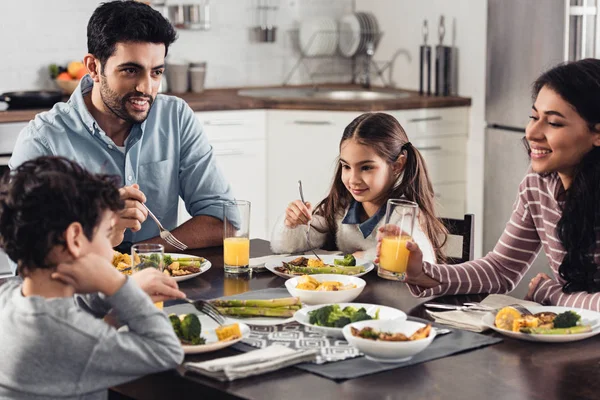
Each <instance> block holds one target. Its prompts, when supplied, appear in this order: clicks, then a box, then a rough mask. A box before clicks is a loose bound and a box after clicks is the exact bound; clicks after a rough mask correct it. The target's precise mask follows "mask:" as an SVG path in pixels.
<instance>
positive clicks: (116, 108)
mask: <svg viewBox="0 0 600 400" xmlns="http://www.w3.org/2000/svg"><path fill="white" fill-rule="evenodd" d="M132 97H140V98H142V97H143V98H146V99H148V111H146V113H145V114H142V115H139V114H137V115H136V114H134V115H132V114H130V113H129V112H128V111H127V102H128V101H129V99H130V98H132ZM100 98H101V99H102V102H103V103H104V105H105V106H106V108H108V109H109V110H110V111H111V112H112V113H113V114H114V115H116V116H117V117H118V118H121V119H122V120H124V121H127V122H129V123H132V124H141V123H142V122H144V121H145V120H146V118H148V114H149V113H150V109H151V108H152V104H153V103H154V99H153V98H152V96H149V95H146V94H144V93H142V92H131V93H127V94H126V95H125V96H123V97H119V95H118V94H117V92H115V91H113V90H112V89H111V88H110V87H109V86H108V83H107V82H106V79H100Z"/></svg>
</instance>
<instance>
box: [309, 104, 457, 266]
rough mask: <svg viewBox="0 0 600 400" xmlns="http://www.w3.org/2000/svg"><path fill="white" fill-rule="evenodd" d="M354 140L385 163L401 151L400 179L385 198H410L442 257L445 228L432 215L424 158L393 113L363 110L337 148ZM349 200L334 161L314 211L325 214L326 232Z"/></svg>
mask: <svg viewBox="0 0 600 400" xmlns="http://www.w3.org/2000/svg"><path fill="white" fill-rule="evenodd" d="M349 139H352V140H356V141H357V142H358V143H359V144H362V145H365V146H369V147H371V148H373V149H374V150H375V152H377V154H378V155H379V156H380V157H381V158H382V159H384V160H385V161H387V162H388V163H389V164H392V163H395V162H396V161H397V160H398V157H400V155H401V154H405V155H406V164H405V165H404V170H403V171H402V180H401V182H400V183H399V184H398V185H393V186H392V187H391V188H390V191H389V192H388V193H387V194H386V196H385V198H386V199H399V198H401V197H405V198H406V199H407V200H410V201H414V202H415V203H417V204H418V205H419V208H420V209H421V215H423V216H424V217H425V218H424V223H423V224H422V226H423V228H424V231H425V234H426V235H427V237H428V238H429V240H430V241H431V244H432V245H433V249H434V250H435V255H436V258H437V260H438V261H439V262H442V261H444V260H445V256H444V253H443V251H442V247H443V246H444V244H445V243H446V240H447V234H448V231H447V230H446V228H445V227H444V225H443V224H442V222H441V221H440V220H439V219H438V218H437V217H436V215H435V201H434V193H433V186H432V185H431V180H430V179H429V175H428V174H427V168H426V166H425V161H424V160H423V156H421V153H420V152H419V150H417V149H416V148H415V147H413V146H412V145H411V144H410V143H409V142H408V137H407V136H406V132H404V129H403V128H402V126H401V125H400V123H399V122H398V121H397V120H396V118H394V117H393V116H391V115H389V114H385V113H366V114H362V115H360V116H358V117H357V118H355V119H354V121H352V122H351V123H350V125H348V126H347V127H346V129H344V133H343V135H342V140H341V141H340V148H341V146H342V144H343V143H344V142H345V141H346V140H349ZM351 202H352V195H351V194H350V192H348V189H346V187H345V186H344V183H343V182H342V166H341V164H339V163H338V166H337V168H336V171H335V175H334V179H333V184H332V186H331V189H330V191H329V194H328V195H327V197H326V198H325V199H323V201H321V202H320V203H319V204H318V205H317V207H316V208H315V213H316V214H318V215H322V216H323V217H325V219H326V221H327V227H328V229H329V232H336V230H337V226H336V222H335V219H336V217H339V216H340V215H341V214H342V213H343V212H344V210H345V209H346V208H347V207H348V206H349V205H350V203H351Z"/></svg>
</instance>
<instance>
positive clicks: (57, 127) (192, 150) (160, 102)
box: [9, 75, 233, 242]
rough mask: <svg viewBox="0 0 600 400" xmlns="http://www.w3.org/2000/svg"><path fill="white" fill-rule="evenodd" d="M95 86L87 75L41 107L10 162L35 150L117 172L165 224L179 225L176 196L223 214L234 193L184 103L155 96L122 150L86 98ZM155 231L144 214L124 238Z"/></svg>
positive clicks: (193, 207)
mask: <svg viewBox="0 0 600 400" xmlns="http://www.w3.org/2000/svg"><path fill="white" fill-rule="evenodd" d="M92 85H93V82H92V79H91V78H90V77H89V76H87V75H86V76H85V77H84V78H83V79H82V80H81V83H80V84H79V86H78V87H77V89H76V90H75V92H74V93H73V95H72V96H71V98H70V99H69V100H68V101H67V102H66V103H58V104H56V105H55V106H54V107H53V108H52V109H51V110H50V111H48V112H43V113H40V114H38V115H37V116H36V117H35V119H34V120H33V121H31V122H30V123H29V125H28V126H27V127H25V128H24V129H23V130H22V131H21V133H20V134H19V138H18V140H17V144H16V146H15V149H14V151H13V154H12V157H11V159H10V162H9V166H10V168H11V169H14V168H15V167H17V166H18V165H20V164H21V163H23V162H24V161H27V160H30V159H33V158H35V157H38V156H43V155H57V156H65V157H67V158H69V159H72V160H75V161H77V162H79V163H80V164H81V165H83V166H84V167H86V168H87V169H88V170H90V171H92V172H96V173H106V174H114V175H118V176H120V177H121V181H122V183H123V185H127V186H129V185H131V184H134V183H137V184H138V185H140V190H141V191H142V192H144V194H145V195H146V199H147V202H146V205H147V206H148V208H149V209H150V210H152V212H153V213H154V214H155V215H156V216H157V217H158V219H159V220H160V221H161V222H162V224H163V226H164V227H165V228H167V229H173V228H175V227H176V226H177V208H178V207H177V206H178V198H179V196H181V197H182V198H183V200H184V201H185V204H186V208H187V211H188V212H189V213H190V215H192V216H197V215H209V216H213V217H216V218H219V219H222V218H223V203H224V202H226V201H230V200H233V194H232V192H231V188H230V186H229V184H228V183H227V181H226V180H225V178H224V176H223V174H222V173H221V171H220V170H219V169H218V168H217V165H216V164H215V156H214V153H213V150H212V146H211V145H210V144H209V143H208V140H207V138H206V135H205V134H204V133H203V131H202V126H201V125H200V123H199V122H198V120H197V119H196V116H195V115H194V112H193V111H192V109H191V108H190V107H189V106H188V105H187V103H185V102H184V101H183V100H182V99H180V98H178V97H173V96H166V95H162V94H159V95H157V96H156V99H155V100H154V103H153V104H152V107H151V109H150V112H149V114H148V118H147V119H146V121H144V122H143V123H141V124H134V125H133V126H132V128H131V131H130V133H129V136H128V138H127V140H126V148H125V152H124V153H123V152H122V151H121V150H120V149H119V148H118V147H117V146H116V145H115V143H114V142H113V141H112V139H110V138H109V137H108V136H106V134H105V133H104V132H103V131H102V129H100V127H99V126H98V124H97V123H96V120H95V119H94V118H93V117H92V115H91V114H90V112H89V111H88V109H87V107H86V105H85V103H84V100H83V97H84V96H85V95H87V94H89V93H90V91H91V90H92ZM158 234H159V231H158V228H157V227H156V224H154V222H153V221H152V220H150V219H148V220H146V221H145V222H144V223H143V224H142V229H141V230H140V231H138V232H135V233H134V232H131V231H129V230H127V231H126V232H125V241H131V242H139V241H142V240H145V239H148V238H151V237H154V236H157V235H158Z"/></svg>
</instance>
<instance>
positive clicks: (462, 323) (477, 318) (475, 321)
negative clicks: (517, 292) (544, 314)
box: [427, 294, 539, 332]
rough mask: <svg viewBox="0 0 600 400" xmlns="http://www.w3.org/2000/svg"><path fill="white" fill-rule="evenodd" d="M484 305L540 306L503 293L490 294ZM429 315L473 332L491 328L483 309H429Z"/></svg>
mask: <svg viewBox="0 0 600 400" xmlns="http://www.w3.org/2000/svg"><path fill="white" fill-rule="evenodd" d="M481 304H482V305H485V306H488V307H493V308H502V307H506V306H508V305H511V304H520V305H522V306H525V307H527V306H539V304H538V303H534V302H533V301H527V300H522V299H517V298H515V297H511V296H506V295H503V294H490V295H489V296H488V297H486V298H485V299H484V300H483V301H482V302H481ZM427 312H428V313H429V315H431V316H432V317H433V319H434V320H435V322H439V323H440V324H444V325H449V326H452V327H454V328H458V329H464V330H467V331H472V332H483V331H486V330H488V329H489V328H488V327H487V326H486V325H484V324H483V321H482V318H483V316H484V315H485V312H481V311H431V310H427Z"/></svg>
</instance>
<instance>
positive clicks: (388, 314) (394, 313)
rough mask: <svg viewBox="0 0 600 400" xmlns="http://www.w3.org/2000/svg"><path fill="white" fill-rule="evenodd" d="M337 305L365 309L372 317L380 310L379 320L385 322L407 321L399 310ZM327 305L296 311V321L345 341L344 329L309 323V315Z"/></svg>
mask: <svg viewBox="0 0 600 400" xmlns="http://www.w3.org/2000/svg"><path fill="white" fill-rule="evenodd" d="M336 304H337V305H339V306H340V307H341V308H345V307H348V306H352V307H355V308H361V307H364V308H365V309H366V310H367V314H369V315H370V316H374V315H375V313H376V312H377V310H379V320H383V319H389V320H395V319H398V320H402V321H404V320H406V314H405V313H404V311H401V310H398V309H397V308H392V307H387V306H380V305H377V304H365V303H336ZM326 305H327V304H321V305H318V306H310V307H304V308H301V309H300V310H298V311H296V313H295V314H294V319H295V320H296V321H297V322H298V323H300V324H302V325H306V326H310V327H311V328H313V329H314V330H316V331H318V332H321V333H324V334H325V335H327V336H329V337H335V338H340V339H343V338H344V334H343V333H342V328H329V327H327V326H317V325H313V324H311V323H310V322H308V321H309V320H310V317H309V316H308V313H309V312H310V311H313V310H316V309H318V308H321V307H324V306H326Z"/></svg>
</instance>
